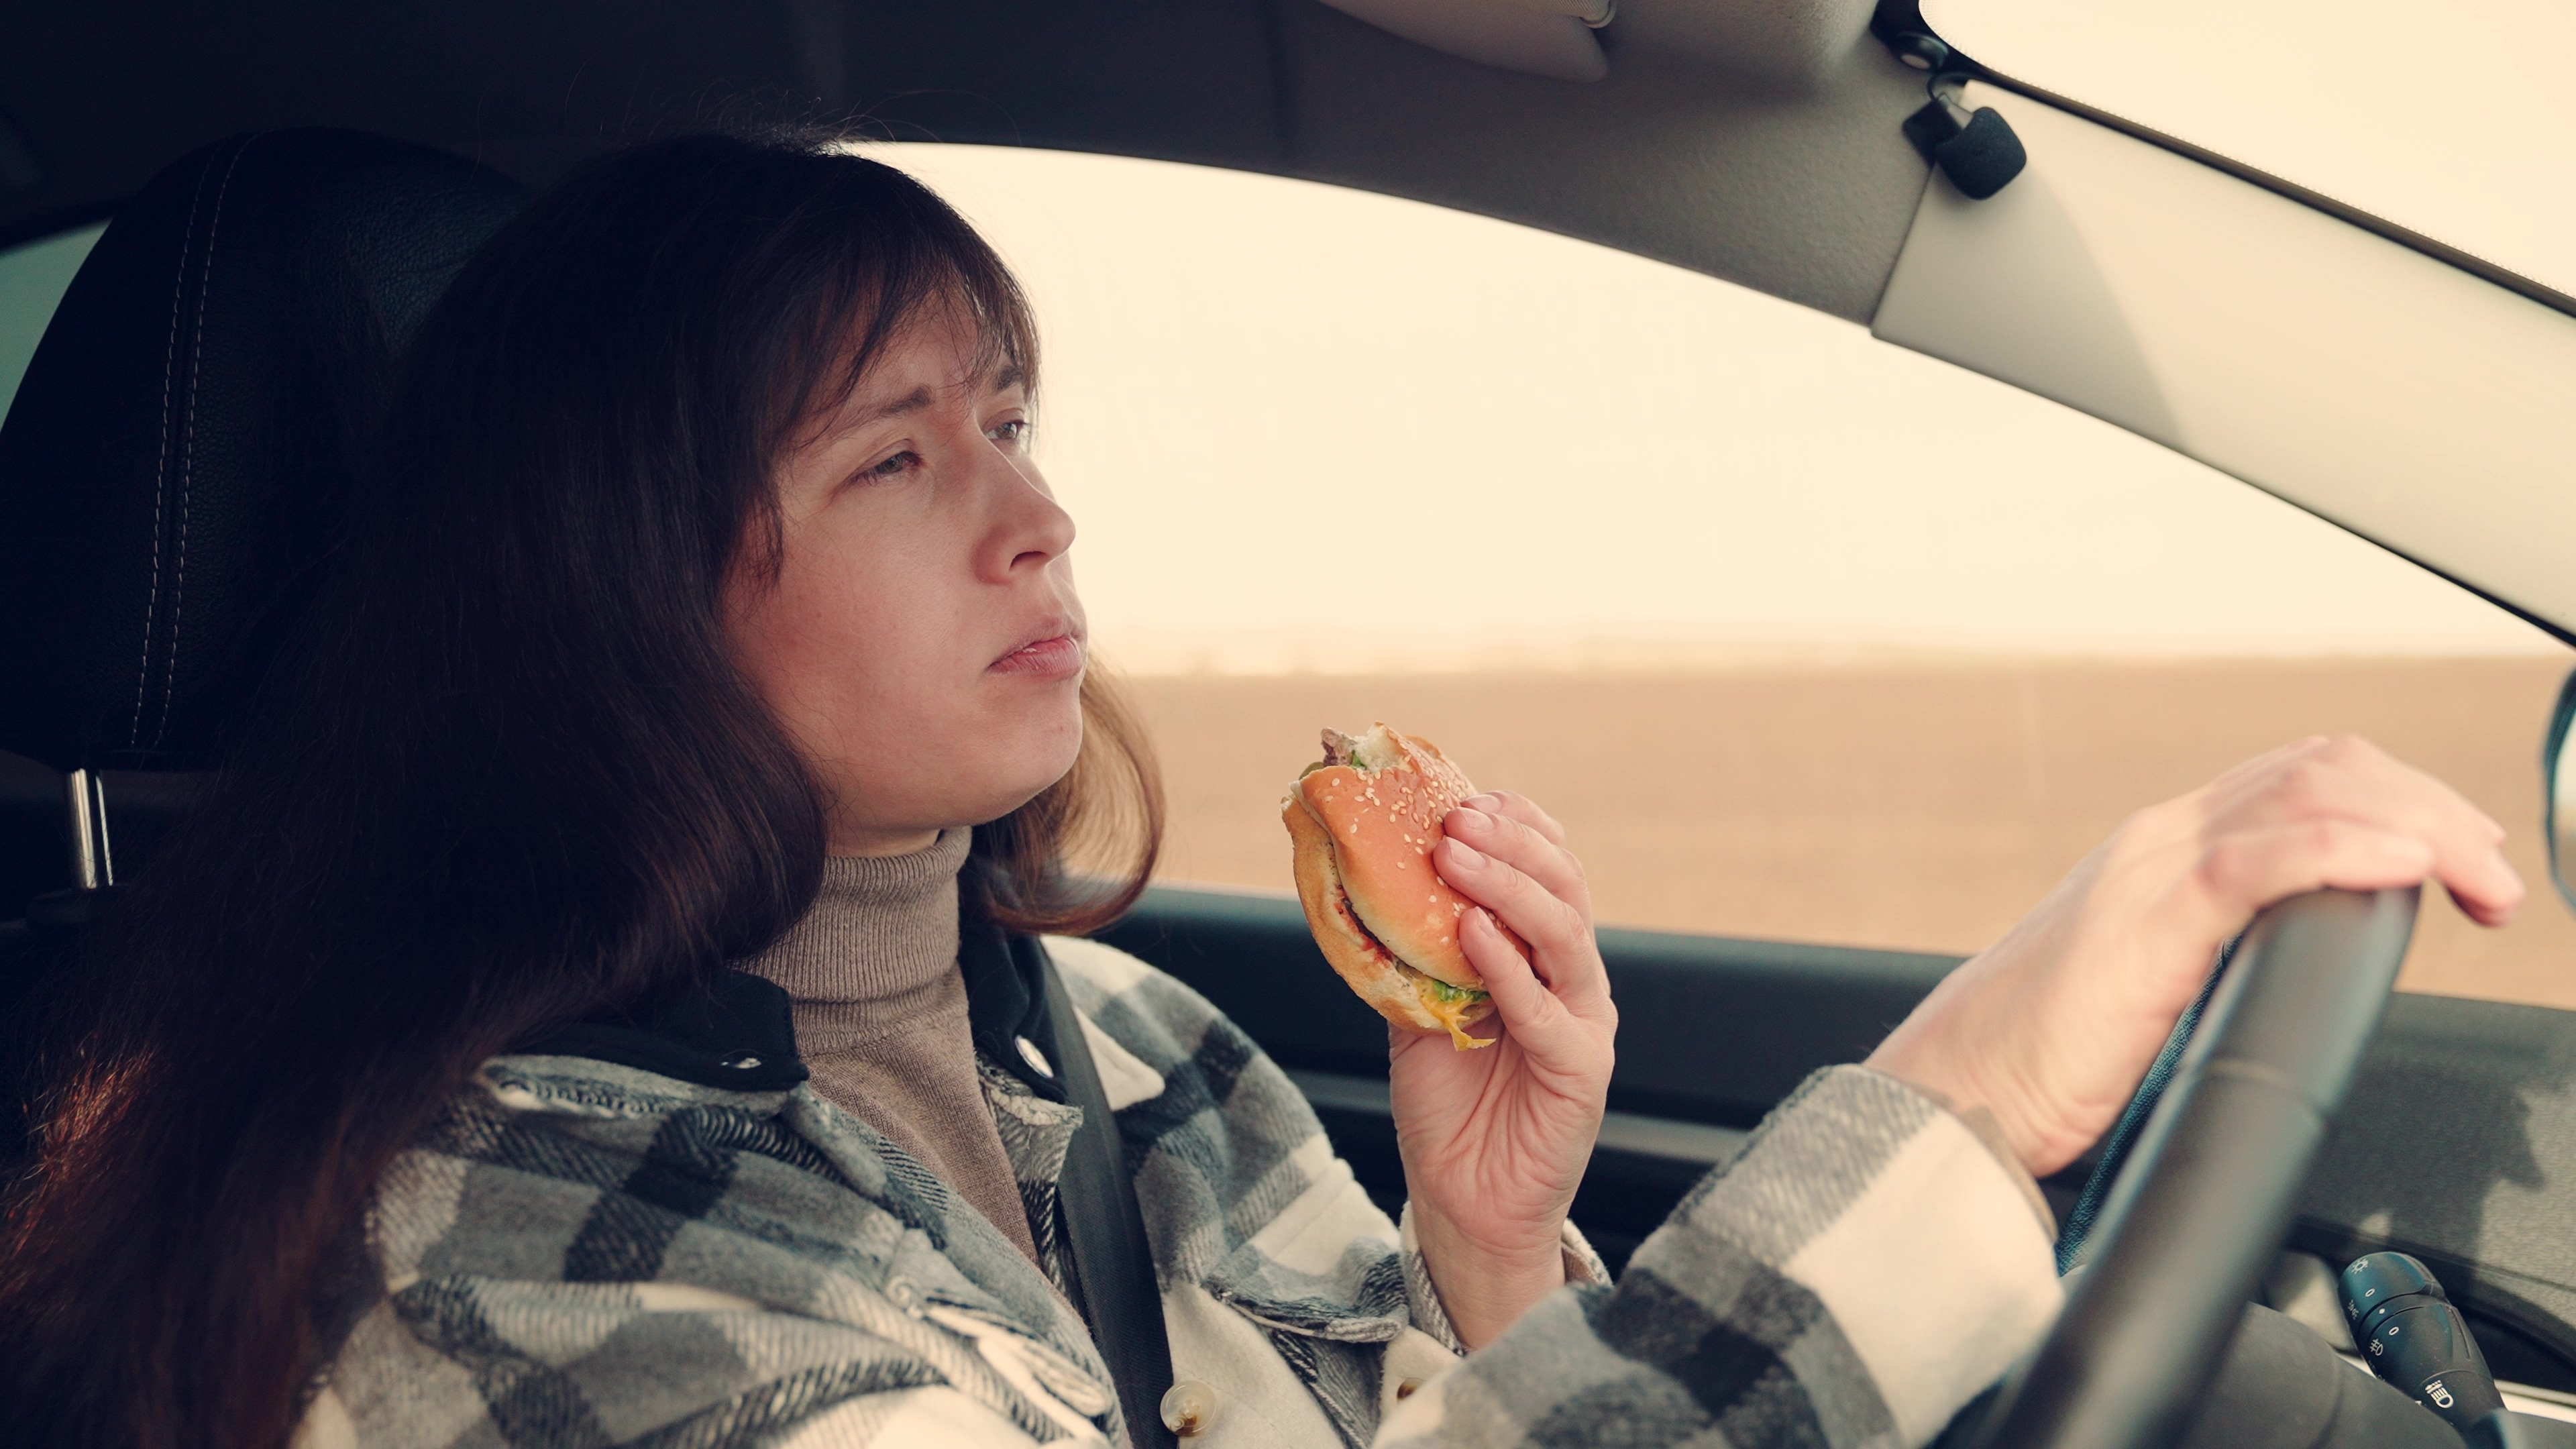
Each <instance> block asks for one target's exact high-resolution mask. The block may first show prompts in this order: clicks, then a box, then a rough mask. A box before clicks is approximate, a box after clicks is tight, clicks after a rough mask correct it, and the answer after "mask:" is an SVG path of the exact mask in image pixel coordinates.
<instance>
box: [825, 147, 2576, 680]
mask: <svg viewBox="0 0 2576 1449" xmlns="http://www.w3.org/2000/svg"><path fill="white" fill-rule="evenodd" d="M870 154H874V155H877V156H879V157H881V158H883V159H886V160H889V161H891V162H893V163H895V164H898V165H902V166H905V167H908V168H910V169H911V170H913V171H914V172H915V173H916V174H918V175H920V176H921V177H923V178H924V179H925V180H927V181H928V182H930V184H932V185H933V186H935V187H936V188H938V189H939V190H940V191H941V192H942V193H943V194H945V195H946V196H948V197H949V199H950V200H951V201H953V202H954V203H955V204H956V205H957V206H958V207H959V208H960V209H961V210H962V211H964V212H965V213H966V214H967V215H968V216H969V217H970V218H972V219H973V220H974V221H975V222H976V223H977V224H978V225H979V226H981V227H982V228H983V229H984V230H985V232H986V234H987V235H989V236H990V237H991V238H992V239H993V240H994V242H995V243H996V244H997V245H998V246H999V248H1000V249H1001V251H1002V252H1003V253H1004V255H1005V256H1006V257H1008V258H1009V260H1010V261H1011V263H1012V264H1013V265H1014V266H1015V267H1016V268H1017V269H1018V270H1019V272H1020V275H1021V277H1022V278H1023V280H1024V281H1025V283H1026V284H1027V286H1028V288H1029V291H1030V292H1031V294H1032V296H1033V297H1034V299H1035V301H1036V305H1037V309H1038V314H1039V320H1040V323H1041V326H1042V328H1043V331H1044V345H1045V350H1046V351H1045V374H1044V383H1045V396H1044V399H1043V408H1042V412H1041V416H1040V427H1039V448H1040V455H1041V458H1042V461H1043V462H1044V463H1045V465H1046V467H1047V469H1048V471H1049V474H1050V476H1051V477H1052V478H1053V479H1054V480H1055V482H1056V485H1057V487H1058V490H1059V492H1060V493H1061V495H1062V496H1063V497H1064V499H1065V500H1066V502H1067V503H1068V505H1069V506H1070V507H1071V508H1072V510H1073V512H1074V514H1075V516H1076V518H1077V520H1078V521H1079V522H1080V524H1081V527H1082V530H1083V531H1082V538H1081V541H1080V543H1079V544H1078V545H1077V547H1076V553H1075V557H1076V559H1077V566H1078V570H1079V572H1080V574H1081V576H1082V580H1083V589H1084V594H1085V597H1086V598H1087V600H1088V601H1089V603H1090V605H1091V608H1092V612H1093V616H1094V619H1095V622H1096V625H1097V628H1098V632H1099V634H1100V637H1101V639H1102V641H1103V643H1104V645H1105V646H1106V647H1107V649H1108V650H1109V652H1110V654H1111V655H1112V657H1113V658H1118V659H1120V660H1121V661H1122V662H1124V663H1126V664H1128V665H1129V666H1130V667H1131V668H1145V669H1165V668H1181V667H1192V666H1197V667H1211V666H1213V667H1218V668H1224V669H1240V670H1268V669H1277V668H1289V667H1327V668H1330V667H1362V666H1366V665H1372V664H1379V665H1382V664H1387V663H1403V664H1416V665H1422V666H1430V667H1437V666H1440V665H1444V664H1452V665H1454V664H1458V663H1462V662H1486V663H1501V662H1508V661H1511V660H1515V659H1517V660H1522V661H1527V662H1541V661H1551V660H1552V661H1557V662H1580V661H1582V660H1583V659H1585V658H1599V657H1603V656H1604V654H1605V652H1606V653H1607V654H1609V655H1615V656H1617V657H1620V658H1626V659H1642V658H1647V657H1651V656H1658V655H1661V656H1667V657H1673V656H1689V655H1694V654H1697V655H1706V654H1710V653H1728V652H1741V651H1745V650H1752V651H1755V652H1758V653H1761V654H1765V655H1770V654H1775V653H1777V652H1779V651H1781V650H1784V649H1785V650H1788V651H1791V652H1802V651H1804V652H1813V651H1825V652H1832V651H1837V650H1844V649H1855V648H1857V649H1874V648H1880V647H1886V646H1932V647H1965V648H1978V649H1987V648H1999V649H2013V650H2046V651H2051V652H2055V651H2060V650H2072V651H2081V652H2122V653H2177V652H2191V653H2257V654H2276V653H2305V652H2335V653H2378V652H2389V653H2425V652H2521V651H2525V650H2533V649H2549V648H2555V647H2556V646H2555V645H2554V644H2552V643H2550V642H2549V641H2548V640H2547V639H2546V638H2545V636H2542V635H2541V634H2539V633H2538V632H2537V631H2535V630H2533V629H2531V628H2529V627H2528V626H2526V625H2523V624H2522V623H2520V622H2519V621H2516V620H2514V619H2512V618H2511V617H2510V616H2507V615H2505V614H2503V613H2501V612H2500V611H2497V610H2495V609H2494V608H2492V607H2491V606H2489V605H2487V604H2485V603H2483V602H2481V601H2479V600H2477V599H2475V598H2473V597H2471V596H2469V595H2466V594H2464V593H2462V592H2460V591H2458V590H2456V589H2454V588H2452V587H2451V586H2450V585H2448V584H2445V583H2443V582H2442V581H2440V580H2438V579H2435V578H2433V577H2432V576H2430V575H2428V574H2425V573H2423V572H2421V571H2420V570H2417V569H2416V568H2414V567H2413V566H2412V565H2409V564H2407V563H2404V562H2403V561H2401V560H2398V559H2396V558H2394V557H2392V556H2390V555H2388V554H2385V553H2383V552H2381V551H2380V550H2378V549H2377V548H2375V547H2373V546H2371V545H2369V544H2366V543H2363V542H2361V541H2359V540H2357V539H2354V538H2352V537H2351V536H2349V535H2347V534H2344V533H2342V532H2340V531H2339V530H2337V529H2334V528H2333V527H2331V526H2329V525H2327V524H2324V523H2322V522H2319V521H2318V520H2316V519H2314V518H2311V517H2309V516H2308V515H2306V514H2303V513H2299V512H2298V511H2296V510H2294V509H2292V508H2290V507H2288V506H2287V505H2285V504H2282V503H2279V502H2277V501H2275V500H2273V499H2271V498H2270V497H2268V496H2266V495H2263V494H2261V493H2258V492H2256V491H2255V490H2253V489H2251V488H2248V487H2246V486H2245V485H2243V484H2240V483H2238V482H2236V481H2234V480H2232V479H2229V478H2227V477H2224V476H2222V475H2220V474H2218V473H2215V472H2213V471H2211V470H2210V469H2208V468H2206V467H2203V466H2202V465H2200V464H2198V463H2194V462H2191V461H2189V460H2187V459H2184V458H2182V457H2179V456H2177V455H2175V454H2172V453H2169V452H2167V451H2165V450H2164V449H2162V448H2159V447H2157V446H2155V445H2153V444H2150V443H2147V442H2144V441H2142V440H2140V439H2138V438H2135V437H2133V436H2131V435H2129V434H2127V433H2123V432H2120V431H2118V430H2117V429H2114V428H2111V427H2109V426H2108V425H2106V424H2102V423H2098V422H2095V421H2093V420H2092V419H2090V418H2087V417H2084V416H2082V415H2080V414H2077V413H2074V412H2072V411H2070V410H2068V409H2065V408H2062V407H2059V406H2058V405H2056V404H2054V403H2049V402H2045V401H2043V400H2041V399H2038V398H2035V397H2032V396H2030V395H2028V394H2024V393H2021V392H2018V391H2016V390H2013V389H2011V388H2007V387H2004V386H2002V385H2001V384H1998V383H1994V382H1991V381H1989V380H1987V379H1985V378H1982V377H1978V376H1975V375H1973V374H1970V373H1967V372H1965V371H1962V370H1960V369H1958V368H1955V367H1952V366H1949V365H1948V364H1945V363H1941V362H1936V361H1933V360H1931V359H1928V358H1925V357H1922V356H1919V355H1916V354H1913V353H1909V352H1905V351H1902V350H1900V349H1897V348H1894V347H1891V346H1888V345H1886V344H1883V343H1879V342H1876V341H1873V340H1872V339H1871V338H1870V337H1869V336H1868V334H1867V333H1866V332H1865V331H1863V330H1862V329H1861V328H1859V327H1856V326H1853V325H1851V324H1849V323H1845V322H1841V321H1837V320H1834V319H1831V318H1827V317H1825V316H1822V315H1820V314H1817V313H1814V312H1810V311H1807V310H1805V309H1802V308H1799V307H1796V306H1792V305H1790V304H1788V303H1784V302H1779V301H1776V300H1774V299H1772V298H1769V297H1767V296H1763V295H1761V294H1758V293H1754V292H1750V291H1747V290H1745V289H1743V288H1740V287H1736V286H1733V285H1730V284H1727V283H1723V282H1719V281H1715V280H1713V279H1710V278H1707V277H1704V276H1700V275H1698V274H1696V273H1691V272H1687V271H1683V270H1680V269H1677V268H1673V267H1668V266H1664V265H1661V264H1659V263H1654V262H1649V261H1645V260H1642V259H1640V258H1637V257H1633V256H1630V255H1628V254H1626V253H1622V252H1618V251H1615V250H1611V249H1607V248H1603V247H1598V246H1594V245H1590V244H1588V243H1582V242H1575V241H1570V240H1567V239H1565V238H1562V237H1558V236H1553V235H1550V234H1546V233H1542V232H1536V231H1531V230H1527V229H1524V228H1520V227H1517V226H1513V225H1509V224H1506V223H1503V222H1497V221H1493V220H1490V219H1487V218H1482V217H1475V216H1469V215H1465V214H1461V213H1457V212H1451V211H1445V210H1441V209H1439V208H1435V207H1431V206H1426V205H1420V204H1416V203H1411V202H1404V201H1396V200H1391V199H1388V198H1385V197H1379V196H1372V195H1366V194H1362V193H1357V192H1350V191H1344V190H1340V189H1337V188H1332V187H1326V186H1319V185H1314V184H1309V183H1303V182H1293V181H1283V180H1279V179H1276V178H1270V177H1257V176H1249V175H1242V174H1237V173H1231V172H1222V171H1213V170H1205V169H1200V168H1194V167H1185V166H1177V165H1171V164H1167V163H1161V162H1147V161H1136V160H1129V159H1124V158H1110V157H1096V156H1077V155H1069V154H1064V153H1050V152H1033V151H1015V150H1002V149H986V148H977V147H941V146H886V147H876V148H871V152H870Z"/></svg>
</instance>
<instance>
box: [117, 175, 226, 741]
mask: <svg viewBox="0 0 2576 1449" xmlns="http://www.w3.org/2000/svg"><path fill="white" fill-rule="evenodd" d="M214 169H215V168H214V167H213V166H211V165H209V166H208V167H207V168H206V169H205V170H203V171H200V172H198V173H197V189H196V191H195V193H194V194H192V195H191V196H190V197H189V198H188V226H187V229H186V230H185V231H183V232H181V233H180V234H179V273H178V275H177V276H176V277H174V278H172V279H171V282H170V347H169V351H168V352H167V353H166V354H164V356H163V357H162V360H161V455H160V457H159V458H158V459H157V460H155V461H154V463H153V465H152V592H151V594H150V595H149V596H148V597H147V598H146V599H145V600H144V605H143V657H142V658H141V659H140V660H138V661H136V663H135V666H134V723H133V724H132V725H131V726H130V727H128V728H127V730H126V732H125V743H126V746H127V748H129V749H135V748H140V747H141V746H142V744H143V694H144V691H145V690H146V689H148V688H150V687H151V683H152V621H153V620H154V619H157V618H159V617H160V614H161V509H162V502H163V500H164V499H165V498H166V497H167V496H168V495H169V491H170V486H169V485H170V433H171V424H172V423H173V422H174V421H175V418H174V416H173V410H172V406H171V402H172V393H173V389H174V388H175V387H176V385H177V380H178V371H179V317H180V304H181V303H182V301H183V300H184V299H185V297H186V294H187V290H188V252H189V250H190V249H191V248H192V247H193V246H194V245H195V243H196V239H197V208H198V207H199V206H200V205H202V204H203V203H204V202H205V199H206V178H207V177H208V176H209V175H211V174H213V172H214Z"/></svg>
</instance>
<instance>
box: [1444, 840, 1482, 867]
mask: <svg viewBox="0 0 2576 1449" xmlns="http://www.w3.org/2000/svg"><path fill="white" fill-rule="evenodd" d="M1449 863H1450V864H1451V865H1455V866H1460V867H1462V868H1464V869H1467V870H1474V869H1476V868H1477V867H1478V866H1481V865H1483V864H1484V863H1485V853H1484V852H1483V851H1481V850H1478V849H1477V848H1476V847H1474V846H1472V845H1469V844H1468V843H1467V842H1465V841H1463V840H1460V839H1458V838H1457V837H1456V836H1451V837H1450V839H1449Z"/></svg>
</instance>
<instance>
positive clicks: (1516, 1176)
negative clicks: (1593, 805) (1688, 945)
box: [1388, 792, 1619, 1346]
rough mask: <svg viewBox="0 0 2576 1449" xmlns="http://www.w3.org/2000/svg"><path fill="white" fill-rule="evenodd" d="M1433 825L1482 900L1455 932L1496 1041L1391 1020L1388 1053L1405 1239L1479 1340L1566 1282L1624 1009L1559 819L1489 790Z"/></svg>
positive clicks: (1440, 860)
mask: <svg viewBox="0 0 2576 1449" xmlns="http://www.w3.org/2000/svg"><path fill="white" fill-rule="evenodd" d="M1443 828H1444V830H1445V833H1446V837H1447V838H1446V839H1444V840H1442V841H1441V843H1440V844H1439V846H1438V847H1437V848H1436V849H1435V850H1434V851H1433V852H1432V862H1433V864H1434V866H1435V867H1436V868H1437V869H1438V870H1439V872H1440V876H1441V879H1443V880H1445V881H1447V882H1448V883H1449V885H1450V887H1451V888H1452V889H1454V890H1456V891H1457V892H1458V893H1459V894H1460V895H1463V896H1465V897H1466V898H1467V899H1468V900H1470V901H1473V902H1475V904H1476V906H1477V907H1478V909H1472V910H1470V911H1469V912H1468V913H1467V914H1466V916H1465V917H1464V918H1463V919H1462V920H1461V921H1460V922H1459V930H1458V937H1459V944H1460V945H1461V946H1462V947H1463V948H1464V949H1465V951H1466V954H1467V960H1468V961H1469V962H1470V963H1471V964H1473V965H1474V966H1475V968H1476V971H1477V973H1478V974H1479V975H1481V976H1483V977H1484V978H1485V989H1486V991H1487V993H1488V994H1489V995H1491V996H1492V997H1493V1001H1494V1009H1495V1013H1496V1015H1497V1016H1499V1017H1500V1018H1501V1023H1500V1024H1501V1027H1502V1039H1501V1040H1500V1041H1498V1042H1496V1043H1495V1044H1494V1045H1492V1046H1489V1047H1485V1048H1482V1049H1480V1050H1475V1051H1460V1050H1457V1049H1455V1048H1454V1047H1453V1046H1452V1045H1451V1044H1450V1041H1449V1039H1448V1038H1447V1037H1445V1036H1424V1035H1419V1034H1417V1033H1414V1032H1409V1031H1403V1030H1400V1029H1392V1030H1390V1031H1389V1033H1388V1036H1389V1053H1388V1054H1389V1057H1390V1076H1391V1078H1392V1084H1391V1085H1392V1088H1393V1093H1394V1108H1395V1132H1396V1144H1397V1146H1398V1147H1399V1148H1400V1149H1401V1150H1402V1152H1403V1155H1404V1177H1405V1186H1406V1189H1407V1191H1408V1192H1409V1193H1410V1195H1411V1199H1412V1204H1413V1227H1414V1234H1415V1238H1416V1241H1417V1242H1419V1244H1420V1245H1421V1248H1422V1252H1423V1256H1424V1258H1425V1259H1426V1260H1427V1261H1428V1263H1429V1265H1430V1268H1431V1276H1432V1281H1433V1282H1434V1283H1436V1284H1437V1285H1438V1287H1439V1290H1440V1302H1441V1306H1442V1308H1443V1309H1445V1310H1446V1311H1447V1312H1448V1315H1449V1321H1450V1325H1451V1326H1452V1327H1454V1328H1455V1329H1457V1331H1458V1335H1459V1337H1460V1338H1462V1339H1464V1340H1465V1341H1466V1342H1467V1343H1468V1344H1469V1345H1470V1346H1476V1345H1481V1344H1484V1343H1486V1342H1489V1341H1491V1340H1492V1339H1493V1338H1494V1337H1495V1336H1496V1335H1498V1334H1500V1333H1501V1332H1502V1331H1503V1330H1504V1329H1506V1328H1508V1327H1510V1326H1511V1324H1512V1323H1513V1321H1514V1320H1516V1319H1518V1318H1519V1317H1520V1316H1521V1314H1522V1313H1524V1312H1526V1311H1527V1310H1528V1309H1529V1307H1530V1306H1531V1305H1532V1304H1534V1303H1536V1302H1537V1301H1538V1300H1539V1299H1541V1298H1543V1297H1545V1296H1547V1294H1549V1293H1550V1292H1553V1291H1554V1290H1555V1289H1556V1288H1557V1287H1558V1286H1559V1285H1561V1284H1562V1283H1563V1282H1564V1281H1565V1259H1564V1251H1563V1247H1562V1233H1563V1229H1564V1225H1565V1214H1566V1208H1567V1206H1568V1205H1569V1204H1571V1203H1572V1202H1573V1200H1574V1189H1575V1187H1576V1186H1577V1185H1578V1184H1580V1183H1581V1182H1582V1181H1583V1170H1584V1167H1585V1166H1586V1164H1588V1163H1589V1162H1590V1161H1591V1160H1592V1144H1593V1141H1594V1139H1595V1138H1597V1137H1598V1136H1599V1135H1600V1132H1601V1112H1602V1106H1603V1103H1604V1102H1605V1101H1606V1100H1607V1098H1608V1096H1609V1091H1610V1063H1611V1056H1612V1052H1611V1038H1612V1036H1613V1034H1614V1033H1615V1032H1616V1031H1617V1029H1618V1025H1619V1013H1618V1011H1617V1009H1616V1008H1614V1007H1613V1006H1612V1005H1611V1004H1610V980H1609V976H1608V974H1607V973H1606V972H1604V971H1603V969H1602V966H1601V951H1600V948H1599V947H1598V946H1597V945H1596V944H1595V943H1594V941H1593V938H1592V897H1591V894H1590V892H1589V891H1588V890H1586V888H1585V886H1584V883H1583V865H1582V862H1580V861H1578V860H1576V859H1575V858H1574V856H1573V855H1572V854H1571V853H1570V852H1568V851H1567V850H1566V849H1565V830H1564V827H1562V826H1560V825H1558V824H1557V823H1556V822H1555V821H1554V820H1552V819H1550V818H1549V817H1548V815H1547V812H1545V811H1543V810H1541V809H1539V808H1538V807H1537V806H1536V805H1534V804H1531V803H1530V802H1529V801H1528V800H1526V799H1523V798H1522V797H1520V796H1518V795H1512V794H1508V793H1501V792H1496V793H1492V794H1485V795H1479V796H1476V797H1475V798H1473V799H1471V800H1469V801H1467V802H1466V803H1465V804H1464V805H1462V806H1461V807H1459V808H1458V809H1456V810H1453V811H1451V812H1450V813H1449V817H1448V819H1447V821H1446V822H1445V824H1444V827H1443ZM1497 920H1499V921H1500V922H1501V924H1502V926H1505V927H1509V928H1510V930H1511V931H1512V933H1513V934H1515V935H1518V936H1519V937H1520V938H1521V939H1522V940H1523V941H1526V942H1528V943H1529V946H1530V952H1531V954H1530V956H1528V957H1524V956H1523V955H1522V954H1521V952H1520V951H1519V949H1518V948H1516V947H1515V946H1514V945H1513V944H1512V942H1511V940H1510V939H1509V937H1507V936H1505V935H1504V933H1503V931H1502V930H1501V929H1499V928H1498V927H1497V926H1496V924H1495V922H1496V921H1497ZM1482 1025H1484V1026H1486V1028H1487V1029H1489V1030H1490V1027H1491V1023H1485V1024H1482Z"/></svg>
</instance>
